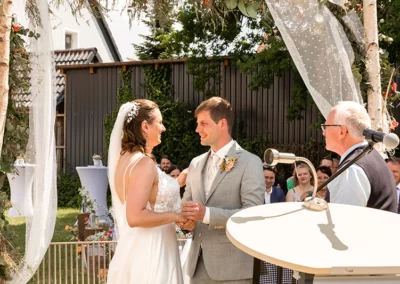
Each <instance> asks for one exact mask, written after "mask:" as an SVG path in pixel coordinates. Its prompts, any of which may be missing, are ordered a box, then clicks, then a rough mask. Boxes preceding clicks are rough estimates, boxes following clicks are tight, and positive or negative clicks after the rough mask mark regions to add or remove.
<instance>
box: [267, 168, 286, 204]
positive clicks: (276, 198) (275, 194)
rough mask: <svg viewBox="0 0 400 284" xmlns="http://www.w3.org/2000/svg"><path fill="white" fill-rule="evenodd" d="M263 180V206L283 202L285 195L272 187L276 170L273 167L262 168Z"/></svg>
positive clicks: (277, 188) (280, 190)
mask: <svg viewBox="0 0 400 284" xmlns="http://www.w3.org/2000/svg"><path fill="white" fill-rule="evenodd" d="M263 171H264V178H265V199H264V203H265V204H270V203H276V202H285V194H284V193H283V190H282V189H281V188H279V187H276V186H275V185H274V183H275V176H276V173H277V170H276V168H275V167H274V166H268V165H264V166H263Z"/></svg>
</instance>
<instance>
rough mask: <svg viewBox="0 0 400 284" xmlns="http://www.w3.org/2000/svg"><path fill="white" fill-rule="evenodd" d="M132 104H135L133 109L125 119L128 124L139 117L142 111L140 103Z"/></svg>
mask: <svg viewBox="0 0 400 284" xmlns="http://www.w3.org/2000/svg"><path fill="white" fill-rule="evenodd" d="M132 104H133V106H132V109H131V110H130V111H129V112H128V113H127V114H126V118H125V119H126V122H128V123H129V122H131V121H132V119H134V118H135V117H136V116H137V115H138V113H139V109H140V103H138V102H133V103H132Z"/></svg>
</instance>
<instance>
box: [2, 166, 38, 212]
mask: <svg viewBox="0 0 400 284" xmlns="http://www.w3.org/2000/svg"><path fill="white" fill-rule="evenodd" d="M15 169H16V172H15V173H11V174H7V179H8V182H9V183H10V191H11V198H10V199H11V204H12V207H11V208H10V210H9V211H8V215H7V216H8V217H22V216H32V215H33V205H32V185H33V176H34V170H35V165H32V164H24V165H20V166H19V165H15Z"/></svg>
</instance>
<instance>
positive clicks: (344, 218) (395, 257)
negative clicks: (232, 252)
mask: <svg viewBox="0 0 400 284" xmlns="http://www.w3.org/2000/svg"><path fill="white" fill-rule="evenodd" d="M226 231H227V235H228V238H229V240H230V241H231V242H232V243H233V244H234V245H235V246H237V247H238V248H239V249H241V250H243V251H244V252H246V253H248V254H250V255H252V256H254V257H256V258H259V259H262V260H264V261H267V262H270V263H272V264H275V265H278V266H282V267H286V268H290V269H293V270H295V271H299V272H302V273H301V276H302V279H300V280H299V283H342V284H345V283H376V284H378V283H379V284H381V283H400V247H399V240H400V214H394V213H390V212H386V211H382V210H376V209H370V208H365V207H358V206H350V205H343V204H329V205H328V209H327V210H323V211H312V210H310V209H306V208H304V207H303V203H302V202H287V203H274V204H267V205H260V206H256V207H251V208H248V209H245V210H242V211H240V212H238V213H236V214H234V215H233V216H232V217H231V218H230V219H229V220H228V223H227V227H226ZM396 274H398V275H396Z"/></svg>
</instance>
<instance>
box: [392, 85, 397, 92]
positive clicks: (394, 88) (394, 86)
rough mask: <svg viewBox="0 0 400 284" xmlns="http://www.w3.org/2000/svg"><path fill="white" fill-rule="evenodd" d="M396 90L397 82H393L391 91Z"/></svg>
mask: <svg viewBox="0 0 400 284" xmlns="http://www.w3.org/2000/svg"><path fill="white" fill-rule="evenodd" d="M396 90H397V84H396V83H393V84H392V91H394V92H396Z"/></svg>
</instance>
